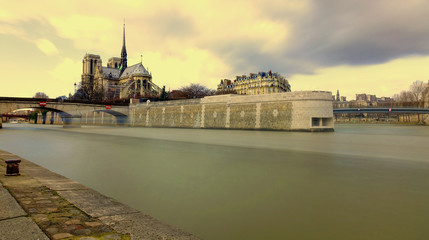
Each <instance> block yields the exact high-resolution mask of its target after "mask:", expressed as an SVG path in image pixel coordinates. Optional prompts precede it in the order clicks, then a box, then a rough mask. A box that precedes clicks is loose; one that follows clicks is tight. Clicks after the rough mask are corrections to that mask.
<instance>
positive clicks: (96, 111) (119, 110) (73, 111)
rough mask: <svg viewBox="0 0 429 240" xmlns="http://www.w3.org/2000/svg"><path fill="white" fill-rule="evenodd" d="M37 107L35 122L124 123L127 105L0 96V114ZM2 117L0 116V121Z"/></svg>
mask: <svg viewBox="0 0 429 240" xmlns="http://www.w3.org/2000/svg"><path fill="white" fill-rule="evenodd" d="M27 108H33V109H39V110H40V111H41V112H43V114H42V113H39V115H38V117H37V119H36V122H37V123H45V124H49V123H50V124H64V125H80V124H93V125H125V124H127V123H128V106H118V105H105V104H91V103H83V102H65V101H61V100H59V99H34V98H5V97H0V116H3V114H6V116H8V115H7V114H9V113H11V112H12V111H14V110H18V109H27ZM1 119H2V117H0V123H1Z"/></svg>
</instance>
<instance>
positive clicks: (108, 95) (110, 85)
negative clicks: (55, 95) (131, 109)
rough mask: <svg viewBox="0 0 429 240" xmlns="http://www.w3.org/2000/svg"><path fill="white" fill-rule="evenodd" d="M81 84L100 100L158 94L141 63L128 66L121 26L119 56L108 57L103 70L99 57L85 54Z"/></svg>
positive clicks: (150, 77) (158, 90)
mask: <svg viewBox="0 0 429 240" xmlns="http://www.w3.org/2000/svg"><path fill="white" fill-rule="evenodd" d="M81 85H82V86H86V88H87V89H89V91H90V92H91V93H98V97H97V98H99V99H100V100H101V99H103V100H106V99H117V98H130V97H132V98H138V97H153V96H159V95H160V94H161V91H162V90H161V89H160V88H159V87H158V86H157V85H155V84H154V83H153V82H152V74H151V73H149V72H148V71H147V70H146V68H145V67H144V66H143V64H142V63H141V62H140V63H137V64H134V65H132V66H129V67H128V64H127V49H126V47H125V24H124V29H123V44H122V51H121V57H120V58H118V57H111V58H110V59H109V60H108V62H107V67H103V66H102V61H101V58H100V56H99V55H94V54H88V53H87V54H86V55H85V57H84V58H83V74H82V83H81Z"/></svg>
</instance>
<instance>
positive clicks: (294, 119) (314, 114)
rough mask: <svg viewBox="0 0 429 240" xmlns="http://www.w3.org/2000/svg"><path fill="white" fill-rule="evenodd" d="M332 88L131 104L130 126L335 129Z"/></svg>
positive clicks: (293, 129)
mask: <svg viewBox="0 0 429 240" xmlns="http://www.w3.org/2000/svg"><path fill="white" fill-rule="evenodd" d="M331 95H332V94H331V93H330V92H320V91H304V92H286V93H273V94H266V95H252V96H250V95H249V96H246V95H219V96H210V97H205V98H202V99H190V100H177V101H165V102H146V103H137V104H130V112H129V117H130V119H129V121H130V124H131V126H140V127H179V128H215V129H261V130H292V131H295V130H300V131H332V130H333V129H334V123H333V110H332V97H331Z"/></svg>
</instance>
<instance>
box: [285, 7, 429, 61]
mask: <svg viewBox="0 0 429 240" xmlns="http://www.w3.org/2000/svg"><path fill="white" fill-rule="evenodd" d="M428 11H429V2H427V1H420V0H413V1H406V2H404V1H398V0H381V1H356V0H352V1H341V0H326V1H314V2H313V7H312V10H311V13H310V14H309V15H308V16H307V18H303V19H301V21H299V22H297V24H298V26H299V28H296V29H297V31H296V32H295V34H294V36H295V37H294V39H293V40H292V41H293V42H294V47H293V48H291V49H289V50H288V51H286V52H285V57H294V58H297V59H299V60H304V61H313V62H316V63H317V64H318V65H320V66H334V65H339V64H340V65H341V64H349V65H365V64H373V63H382V62H386V61H389V60H392V59H395V58H399V57H403V56H408V55H413V54H420V55H427V54H429V45H428V44H427V42H428V41H429V25H428V24H427V22H429V15H428V14H427V13H428Z"/></svg>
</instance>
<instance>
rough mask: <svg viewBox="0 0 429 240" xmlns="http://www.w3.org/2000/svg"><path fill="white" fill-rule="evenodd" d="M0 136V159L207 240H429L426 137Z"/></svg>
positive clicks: (374, 130)
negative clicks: (29, 165) (42, 170)
mask: <svg viewBox="0 0 429 240" xmlns="http://www.w3.org/2000/svg"><path fill="white" fill-rule="evenodd" d="M3 127H4V128H3V129H0V149H3V150H6V151H9V152H13V153H15V154H17V155H20V156H22V157H24V158H26V159H28V160H31V161H33V162H35V163H37V164H39V165H41V166H44V167H46V168H48V169H50V170H52V171H55V172H57V173H60V174H62V175H64V176H67V177H69V178H72V179H74V180H76V181H78V182H81V183H82V184H84V185H87V186H89V187H92V188H94V189H96V190H98V191H100V192H101V193H103V194H105V195H107V196H110V197H113V198H115V199H118V200H119V201H121V202H123V203H126V204H128V205H130V206H132V207H134V208H136V209H138V210H140V211H142V212H144V213H147V214H150V215H152V216H154V217H156V218H158V219H160V220H161V221H164V222H166V223H169V224H171V225H173V226H177V227H180V228H182V229H184V230H186V231H188V232H191V233H193V234H195V235H197V236H199V237H201V238H203V239H389V240H392V239H429V156H428V155H429V154H428V153H429V127H421V126H389V125H337V126H336V129H335V132H333V133H298V132H268V131H238V130H235V131H234V130H202V129H162V128H113V127H110V128H109V127H82V128H80V129H63V128H62V127H61V126H48V125H46V126H43V125H28V124H22V125H19V124H4V126H3Z"/></svg>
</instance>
